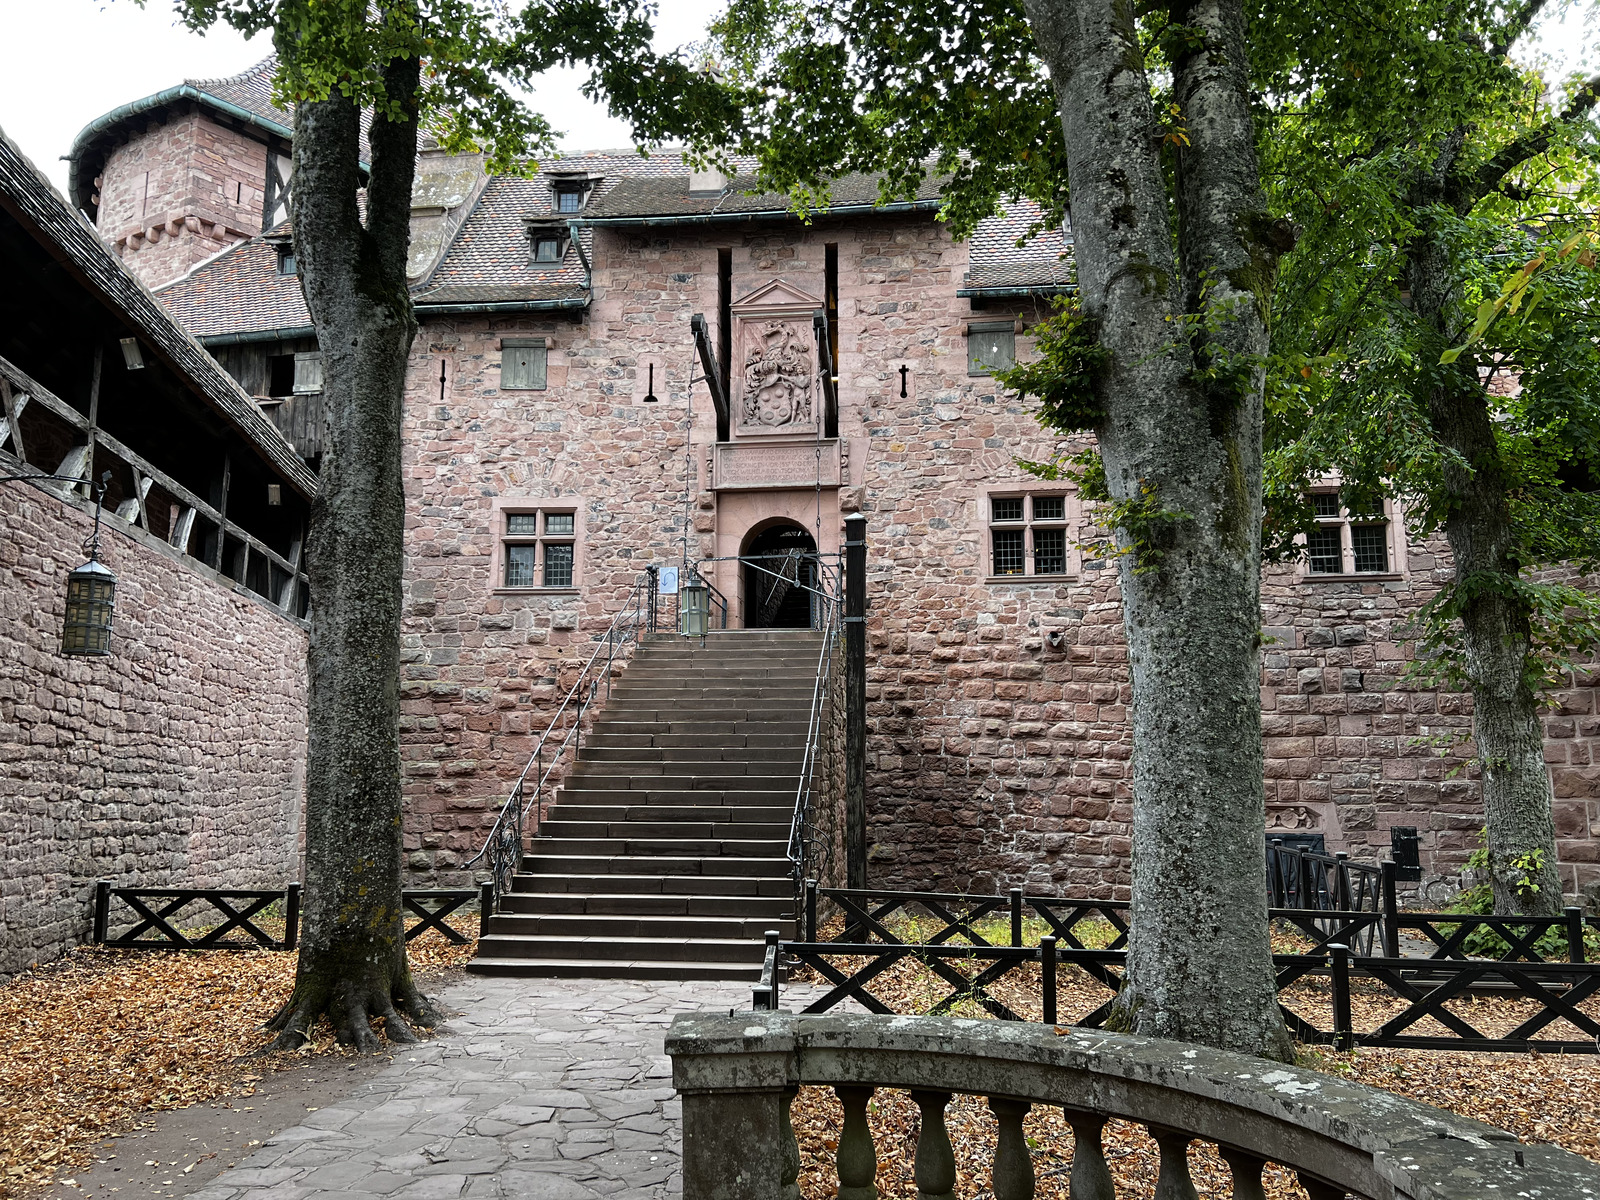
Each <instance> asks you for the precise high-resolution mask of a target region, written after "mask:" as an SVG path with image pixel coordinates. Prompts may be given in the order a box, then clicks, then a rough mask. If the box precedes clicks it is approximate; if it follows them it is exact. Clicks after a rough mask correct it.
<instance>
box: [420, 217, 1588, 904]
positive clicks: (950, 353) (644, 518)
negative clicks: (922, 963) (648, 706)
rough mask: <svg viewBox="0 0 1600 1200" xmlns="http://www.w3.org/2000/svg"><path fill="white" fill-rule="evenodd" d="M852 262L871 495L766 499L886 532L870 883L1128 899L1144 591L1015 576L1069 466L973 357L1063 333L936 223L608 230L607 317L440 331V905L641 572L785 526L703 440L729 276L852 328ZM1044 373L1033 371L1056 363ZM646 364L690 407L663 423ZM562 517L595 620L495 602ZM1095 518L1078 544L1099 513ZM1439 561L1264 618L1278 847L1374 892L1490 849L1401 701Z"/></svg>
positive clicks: (1569, 857)
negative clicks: (505, 370) (514, 531)
mask: <svg viewBox="0 0 1600 1200" xmlns="http://www.w3.org/2000/svg"><path fill="white" fill-rule="evenodd" d="M830 243H832V244H834V245H836V246H837V247H838V262H839V299H840V306H839V311H840V316H839V322H840V331H839V332H840V339H839V340H840V363H839V376H840V419H839V433H840V437H841V440H842V442H843V444H844V448H845V451H846V453H845V457H846V458H847V460H848V467H847V469H846V472H845V477H844V480H843V484H842V486H841V487H840V488H838V489H834V488H831V487H830V488H827V489H823V490H822V493H821V495H820V497H816V498H813V497H811V496H810V494H809V491H808V494H807V495H806V496H803V497H800V496H798V493H796V492H795V491H794V489H793V488H791V489H789V491H788V492H786V493H781V494H780V493H778V492H776V491H774V492H771V493H770V494H766V499H767V501H768V502H770V504H771V505H772V506H773V509H774V514H778V510H779V508H780V507H782V506H785V505H786V506H788V507H787V508H783V512H784V513H788V514H789V515H791V516H793V515H794V514H795V513H796V512H798V511H800V510H807V511H812V512H814V511H815V507H816V505H817V504H818V503H820V509H821V520H822V528H821V529H820V530H819V531H818V532H819V533H820V535H821V536H820V538H819V542H820V543H821V544H823V545H825V546H826V545H827V544H829V541H830V538H837V535H838V526H839V522H840V521H841V520H842V517H843V515H844V513H846V512H849V511H855V510H857V509H859V510H860V511H862V512H863V513H864V514H865V515H866V516H867V517H868V520H869V527H868V538H869V563H870V568H869V569H870V572H871V574H870V580H869V589H868V593H869V605H870V608H869V615H868V637H869V643H868V646H869V648H868V654H869V661H868V705H869V722H870V729H869V741H868V759H869V761H868V770H869V843H870V853H871V867H870V872H871V876H872V878H873V880H874V881H875V882H877V883H881V884H884V885H893V884H904V885H909V886H915V887H919V888H936V889H945V890H949V889H976V890H983V891H987V890H991V889H996V888H1004V887H1007V886H1010V885H1013V884H1025V885H1027V886H1029V887H1033V888H1038V889H1040V890H1046V889H1051V890H1070V891H1072V892H1075V893H1080V894H1082V893H1094V894H1100V895H1124V894H1126V891H1127V887H1128V883H1129V874H1128V870H1129V867H1128V854H1129V836H1128V827H1129V821H1130V819H1131V793H1130V790H1129V780H1128V770H1129V757H1130V742H1129V733H1128V722H1127V705H1128V704H1129V702H1130V695H1129V687H1128V676H1127V663H1126V652H1125V649H1124V646H1123V642H1122V635H1121V628H1120V607H1119V604H1118V599H1117V589H1116V575H1115V572H1116V568H1115V565H1114V564H1112V563H1106V562H1099V561H1096V560H1095V558H1094V556H1093V555H1092V554H1091V555H1088V556H1087V559H1086V558H1085V555H1084V554H1083V553H1081V552H1079V551H1077V550H1074V551H1071V552H1070V561H1069V573H1068V574H1067V575H1066V576H1064V577H1051V578H1041V579H1028V578H1022V579H1018V578H1016V577H1002V578H998V579H992V578H990V577H989V576H988V574H987V573H988V570H989V565H988V562H987V541H986V539H987V514H988V503H989V496H990V495H991V494H992V493H996V492H999V493H1001V494H1006V493H1009V494H1013V495H1014V494H1018V493H1019V492H1026V491H1044V492H1053V493H1054V494H1060V489H1059V488H1055V489H1052V488H1051V487H1049V485H1046V484H1044V483H1042V482H1041V481H1039V480H1037V479H1035V478H1033V477H1032V476H1030V475H1028V474H1027V473H1026V472H1025V471H1024V470H1023V469H1022V468H1021V466H1020V465H1019V461H1021V460H1041V459H1046V458H1048V457H1049V456H1050V454H1051V453H1052V451H1053V450H1054V449H1055V444H1054V442H1053V439H1051V438H1047V437H1045V436H1043V434H1042V433H1041V431H1040V430H1039V428H1038V426H1037V423H1036V422H1035V420H1034V418H1033V417H1032V415H1031V414H1030V412H1029V410H1028V408H1027V406H1026V405H1024V404H1022V403H1019V402H1018V401H1017V400H1016V398H1015V397H1013V396H1009V395H1007V394H1006V393H1005V392H1004V391H1003V390H1001V389H998V388H997V387H995V385H994V384H993V381H992V380H990V379H989V378H987V377H983V376H971V375H969V374H968V372H967V355H966V337H965V334H966V325H967V324H968V322H972V321H993V320H1003V319H1013V318H1018V319H1020V320H1021V321H1022V322H1024V324H1025V323H1026V322H1029V321H1032V320H1036V319H1037V318H1038V317H1040V316H1042V315H1044V314H1043V312H1042V311H1041V310H1039V309H1037V308H1035V307H1034V306H1032V305H1031V304H1027V305H1023V306H1021V307H1013V308H1004V309H995V308H988V309H977V310H975V309H974V308H973V307H972V305H971V304H970V303H969V301H967V300H965V299H961V298H959V297H957V296H956V290H957V288H958V287H960V286H961V280H962V274H963V272H964V271H965V269H966V248H965V247H964V246H962V245H959V244H954V243H952V242H951V241H950V239H949V237H948V235H947V234H946V232H945V231H944V229H943V227H942V226H940V225H938V224H937V223H936V222H934V221H933V220H931V219H927V218H920V217H909V218H908V217H901V218H887V217H882V218H870V219H855V220H848V221H846V220H819V221H817V222H815V223H814V224H812V225H810V226H800V225H798V224H796V225H777V224H767V225H762V224H753V225H742V226H729V227H724V228H721V229H719V228H715V227H708V228H697V229H694V230H692V231H691V230H666V229H658V230H649V231H643V232H637V233H636V232H631V231H625V230H620V229H600V230H598V231H596V241H595V247H594V252H593V261H594V290H595V301H594V303H593V305H592V307H591V309H590V310H589V311H588V312H587V313H586V314H582V315H574V316H561V315H556V314H548V315H540V314H527V315H516V316H506V317H503V318H497V319H493V320H491V319H487V318H476V317H474V318H466V317H463V318H460V319H457V320H451V321H446V320H439V319H434V320H430V321H429V322H428V323H427V324H426V325H425V326H424V328H423V330H422V332H421V334H420V335H419V336H418V338H417V341H416V344H415V347H414V349H413V355H412V369H411V372H410V380H411V382H410V384H409V390H408V399H407V405H406V431H405V446H406V450H405V456H406V457H405V463H406V474H407V479H406V486H407V497H408V505H409V518H408V533H407V550H408V556H409V561H408V571H407V583H406V588H407V591H406V627H405V635H404V636H405V642H404V645H403V656H404V660H405V661H404V667H403V669H404V672H405V678H404V680H403V689H404V690H403V718H402V720H403V729H402V740H403V747H404V750H403V752H404V755H405V770H406V780H407V782H406V789H407V812H406V829H405V837H406V847H407V850H408V852H409V858H408V861H409V863H410V866H411V868H412V869H413V871H414V872H416V873H417V874H418V875H420V876H428V877H434V878H439V879H441V880H450V881H454V880H458V879H462V878H465V874H464V872H463V870H462V868H463V865H464V864H465V863H466V862H467V861H468V860H469V859H470V858H471V857H472V855H473V854H475V853H476V852H477V850H478V848H479V847H480V846H481V844H482V841H483V838H484V836H485V834H486V832H487V827H488V824H489V822H490V821H492V819H493V814H494V812H496V811H497V810H498V809H499V807H500V805H501V804H502V803H503V802H504V800H505V797H506V795H507V794H508V793H509V791H510V788H511V786H512V784H513V782H514V780H515V778H516V777H517V775H518V773H519V772H520V771H521V770H522V768H523V766H524V764H525V762H526V760H527V755H528V753H529V748H530V747H531V746H532V744H533V740H534V737H535V735H536V734H537V732H538V731H540V730H542V729H543V728H544V726H545V724H546V723H547V722H548V720H549V717H550V713H551V711H552V709H553V707H554V704H555V702H556V701H557V700H558V699H559V697H560V696H561V695H562V694H563V693H564V692H565V690H566V688H567V686H569V685H570V682H571V680H572V679H573V678H574V677H575V675H576V672H577V669H578V667H579V665H581V663H582V661H583V660H584V659H585V658H586V657H587V654H588V650H589V648H590V647H591V646H592V644H593V639H594V637H596V636H598V634H599V633H600V632H601V630H603V628H604V627H605V625H606V623H608V622H609V620H610V618H611V616H612V614H614V613H615V612H616V611H617V609H618V608H619V607H620V606H621V605H622V603H623V601H624V598H625V597H626V596H627V594H628V589H629V587H630V586H631V585H632V583H633V581H634V580H635V579H636V578H637V577H638V574H639V572H641V571H642V570H643V568H644V567H645V566H647V565H649V564H650V563H652V562H654V563H672V562H675V561H677V560H678V558H679V555H680V553H681V546H682V545H683V540H684V539H685V537H687V539H688V546H689V551H690V554H691V555H700V556H706V557H710V556H713V555H715V554H718V553H728V552H729V549H728V548H729V547H730V546H731V547H738V546H739V545H741V544H742V539H744V538H745V537H746V535H747V533H748V531H749V530H751V529H753V528H755V527H756V526H757V525H758V524H759V517H760V512H759V508H760V501H761V497H762V495H763V493H759V492H757V493H752V492H741V493H728V492H726V491H724V492H722V493H717V492H715V491H714V490H712V489H711V488H709V487H708V478H709V477H708V475H707V468H706V460H707V457H708V455H709V452H710V448H711V444H712V442H713V441H714V440H715V426H714V421H713V417H712V413H711V406H710V402H709V400H708V398H707V395H706V392H705V390H704V388H703V387H700V386H697V387H696V390H695V396H694V403H693V419H692V421H691V419H690V413H689V405H688V402H687V387H688V380H689V378H690V371H691V364H692V356H693V343H692V341H691V339H690V336H689V332H688V321H689V316H690V314H692V313H695V312H701V313H704V314H705V315H706V316H707V318H708V320H710V321H711V323H712V325H713V327H715V325H716V314H717V294H716V286H717V284H716V261H717V260H716V252H717V250H718V249H719V248H727V249H731V251H732V256H733V299H734V300H735V302H737V301H738V300H739V299H740V298H741V297H742V296H745V295H748V294H750V293H751V292H752V291H754V290H755V289H756V288H757V287H760V286H761V285H763V284H765V283H767V282H770V281H771V280H774V279H780V278H781V279H783V280H785V281H786V282H787V283H789V284H790V285H791V286H792V287H795V288H798V289H800V290H802V291H806V292H809V293H811V294H813V295H817V296H821V295H822V293H823V291H824V262H825V253H824V251H825V247H826V246H827V245H828V244H830ZM528 335H534V336H543V337H546V338H547V339H548V340H549V342H550V346H551V348H550V351H549V388H548V390H545V391H539V392H523V391H504V390H502V389H501V388H500V386H499V383H500V381H499V359H500V341H501V339H502V338H504V337H515V336H528ZM1018 349H1019V353H1021V354H1024V355H1025V354H1026V353H1028V339H1027V338H1026V336H1019V338H1018ZM648 363H653V364H655V365H656V368H657V369H656V375H655V379H656V392H657V394H658V395H659V396H660V398H661V402H660V403H659V404H649V405H646V404H644V403H643V402H642V399H643V395H644V393H645V388H644V386H643V384H642V382H641V380H642V377H643V375H644V372H645V367H646V364H648ZM901 366H906V367H907V368H908V373H907V375H906V377H905V378H906V393H907V394H906V395H905V396H904V397H902V396H901V395H900V387H901V375H900V371H899V368H900V367H901ZM441 370H442V371H443V372H444V376H443V383H442V384H441ZM691 454H692V461H693V466H692V467H691V466H690V465H689V463H688V462H686V456H688V455H691ZM752 497H754V498H755V499H754V502H753V501H752ZM800 501H803V503H801V502H800ZM546 502H551V503H556V504H559V505H565V506H570V507H573V508H575V509H576V510H577V512H578V514H579V527H580V530H581V535H580V549H579V567H580V580H579V583H580V586H578V587H575V588H572V589H563V590H558V591H551V592H538V591H523V592H507V591H505V590H504V589H499V588H497V586H496V583H497V579H496V573H497V572H498V570H499V569H500V568H499V560H498V557H497V553H498V552H497V545H498V541H499V537H500V531H501V529H502V528H503V524H502V523H503V520H504V514H505V512H506V511H508V510H512V511H514V510H516V509H517V508H518V507H522V508H534V507H537V506H538V505H540V504H541V503H546ZM1066 503H1067V516H1068V520H1069V526H1071V527H1073V528H1076V527H1077V525H1078V523H1079V522H1080V521H1081V518H1082V514H1081V513H1080V512H1079V511H1078V506H1077V504H1076V501H1075V497H1072V496H1071V495H1068V496H1067V501H1066ZM812 519H813V518H809V517H808V518H807V520H805V522H804V524H806V525H807V526H808V527H809V526H810V525H811V523H812ZM685 522H688V523H689V528H688V529H687V530H686V529H685ZM1439 554H1440V548H1439V547H1438V546H1436V545H1432V544H1429V545H1424V546H1406V545H1403V544H1401V545H1399V553H1398V555H1397V557H1396V559H1395V562H1396V565H1397V567H1398V568H1399V569H1398V570H1397V571H1396V572H1394V573H1393V575H1392V576H1388V577H1385V578H1383V579H1381V580H1370V579H1364V580H1361V581H1355V582H1353V581H1348V580H1346V581H1337V582H1335V581H1328V580H1323V579H1318V580H1308V579H1306V578H1305V577H1304V572H1303V570H1302V569H1301V568H1298V567H1295V568H1283V569H1275V570H1272V571H1269V572H1268V573H1267V579H1266V583H1265V588H1264V599H1263V615H1262V620H1263V626H1264V629H1265V632H1266V634H1267V635H1268V637H1269V638H1270V639H1272V640H1271V641H1270V642H1269V644H1268V646H1267V648H1266V653H1265V655H1264V661H1263V700H1264V710H1265V715H1264V722H1265V724H1264V733H1265V735H1266V737H1267V758H1268V779H1267V800H1268V804H1269V820H1270V823H1271V826H1272V827H1273V828H1276V829H1281V830H1284V831H1312V832H1321V833H1323V834H1324V836H1325V837H1326V839H1327V844H1328V847H1329V849H1347V850H1349V851H1350V852H1351V853H1352V854H1353V855H1355V856H1357V857H1362V858H1366V859H1368V860H1369V861H1370V860H1372V859H1374V858H1375V857H1377V856H1378V855H1379V854H1381V853H1383V852H1384V851H1385V850H1386V848H1387V845H1388V830H1389V827H1390V826H1392V825H1396V824H1402V825H1416V826H1419V827H1420V828H1421V829H1422V830H1423V852H1424V863H1425V866H1426V868H1427V870H1428V872H1429V874H1430V878H1431V879H1433V880H1434V881H1435V882H1437V881H1438V880H1440V879H1442V878H1444V877H1448V876H1452V875H1454V873H1455V872H1456V871H1457V870H1458V869H1459V866H1460V864H1461V863H1462V862H1463V861H1464V859H1465V856H1466V854H1467V853H1469V852H1470V849H1471V847H1472V844H1473V842H1474V840H1475V837H1476V831H1477V829H1478V828H1479V827H1480V826H1481V824H1482V816H1481V807H1480V804H1479V800H1478V784H1477V781H1476V779H1475V777H1474V774H1473V771H1472V768H1471V766H1470V756H1471V750H1470V745H1462V744H1461V743H1460V741H1459V737H1460V735H1461V733H1462V732H1463V731H1465V730H1466V729H1468V728H1469V725H1470V700H1469V698H1468V697H1466V696H1463V695H1460V694H1455V693H1450V692H1434V691H1423V690H1416V689H1414V688H1409V687H1406V686H1402V684H1401V682H1400V674H1401V669H1402V667H1403V657H1404V651H1403V650H1402V649H1401V646H1400V640H1399V638H1400V634H1399V630H1400V628H1401V626H1403V624H1404V623H1405V620H1406V619H1407V617H1408V616H1409V614H1410V613H1412V612H1414V611H1415V608H1416V607H1417V606H1418V605H1419V604H1420V603H1422V602H1423V600H1425V599H1426V597H1427V596H1428V595H1429V594H1431V589H1432V588H1433V587H1435V586H1437V580H1438V578H1439V574H1438V573H1439V572H1440V571H1442V570H1445V569H1446V568H1445V567H1443V566H1441V563H1440V559H1439ZM731 598H732V599H733V600H734V601H735V614H736V618H737V598H736V597H731ZM1562 704H1563V707H1562V709H1561V711H1559V712H1553V713H1552V715H1551V719H1550V721H1549V723H1548V728H1549V731H1550V735H1551V743H1550V744H1551V756H1552V763H1553V766H1554V769H1555V771H1556V787H1557V797H1558V808H1557V821H1558V825H1559V828H1560V829H1561V832H1562V844H1561V854H1562V861H1563V870H1564V873H1565V877H1566V879H1567V880H1568V883H1569V886H1571V887H1574V888H1576V887H1577V886H1579V885H1581V884H1583V883H1586V882H1588V881H1589V880H1590V879H1591V877H1592V874H1591V873H1592V872H1594V871H1595V870H1596V869H1597V868H1596V866H1595V865H1593V861H1594V859H1593V856H1594V848H1595V846H1596V845H1597V843H1596V841H1595V840H1594V829H1595V826H1596V821H1597V818H1600V811H1597V808H1596V805H1597V798H1600V771H1597V770H1596V767H1595V765H1594V761H1593V752H1594V747H1595V743H1596V740H1597V739H1600V712H1597V710H1596V700H1595V695H1594V688H1593V687H1592V686H1584V687H1577V686H1575V687H1574V689H1573V690H1572V691H1571V692H1570V693H1569V694H1567V695H1565V696H1564V697H1563V701H1562ZM1421 739H1426V740H1421ZM1441 739H1443V740H1442V741H1441Z"/></svg>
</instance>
